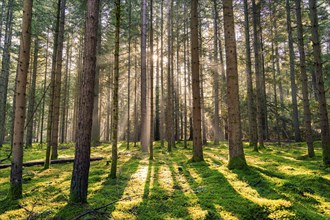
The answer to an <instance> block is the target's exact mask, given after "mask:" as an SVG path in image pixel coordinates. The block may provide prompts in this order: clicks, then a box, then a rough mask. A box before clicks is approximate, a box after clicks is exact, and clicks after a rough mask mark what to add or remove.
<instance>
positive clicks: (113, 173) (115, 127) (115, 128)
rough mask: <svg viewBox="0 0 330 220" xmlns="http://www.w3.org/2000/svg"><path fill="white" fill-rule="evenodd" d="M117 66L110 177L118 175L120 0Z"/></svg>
mask: <svg viewBox="0 0 330 220" xmlns="http://www.w3.org/2000/svg"><path fill="white" fill-rule="evenodd" d="M115 16H116V24H115V27H116V28H115V29H116V30H115V66H114V77H113V94H112V95H113V98H112V113H111V116H112V156H111V159H112V160H111V170H110V178H112V179H114V178H116V177H117V160H118V154H117V151H118V150H117V142H118V115H119V114H118V112H119V109H118V108H119V107H118V88H119V32H120V0H115Z"/></svg>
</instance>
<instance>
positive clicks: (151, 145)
mask: <svg viewBox="0 0 330 220" xmlns="http://www.w3.org/2000/svg"><path fill="white" fill-rule="evenodd" d="M152 3H153V0H150V21H151V22H150V134H149V136H150V137H149V159H150V160H153V158H154V147H153V142H154V85H153V83H154V59H153V57H154V56H153V54H154V45H153V44H154V39H153V38H154V30H153V26H152V23H153V19H152V16H153V14H152Z"/></svg>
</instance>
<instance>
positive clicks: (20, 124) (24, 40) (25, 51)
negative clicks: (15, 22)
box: [9, 0, 33, 199]
mask: <svg viewBox="0 0 330 220" xmlns="http://www.w3.org/2000/svg"><path fill="white" fill-rule="evenodd" d="M32 4H33V1H32V0H25V1H24V4H23V22H22V34H21V39H20V50H19V58H18V65H19V66H18V68H17V79H16V89H15V119H14V135H13V136H14V137H13V149H12V160H11V172H10V189H9V197H10V198H11V199H19V198H22V180H23V179H22V171H23V170H22V166H23V138H24V120H25V107H26V94H25V93H26V83H27V75H28V71H29V56H30V48H31V32H30V31H31V20H32Z"/></svg>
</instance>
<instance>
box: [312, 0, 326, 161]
mask: <svg viewBox="0 0 330 220" xmlns="http://www.w3.org/2000/svg"><path fill="white" fill-rule="evenodd" d="M309 10H310V19H311V25H312V30H311V31H312V42H313V55H314V66H315V70H316V71H315V74H316V81H317V90H318V99H319V100H318V104H319V112H320V125H321V140H322V151H323V163H324V165H325V166H330V129H329V118H328V111H327V102H326V97H325V90H324V79H323V70H322V58H321V53H322V52H321V45H320V36H319V24H318V17H317V6H316V0H309Z"/></svg>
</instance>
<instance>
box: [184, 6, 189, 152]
mask: <svg viewBox="0 0 330 220" xmlns="http://www.w3.org/2000/svg"><path fill="white" fill-rule="evenodd" d="M184 17H187V7H186V4H185V5H184ZM187 26H188V25H187V22H185V23H184V35H185V36H186V37H185V38H184V42H183V63H184V77H183V78H184V87H183V88H184V124H183V127H184V128H183V129H184V131H183V147H184V148H185V149H186V148H187V139H188V133H187V132H188V106H187V87H188V84H187V62H188V60H187V44H188V39H187V38H188V37H187V29H188V27H187Z"/></svg>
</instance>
